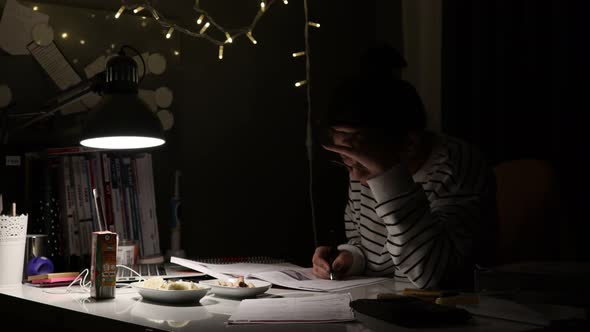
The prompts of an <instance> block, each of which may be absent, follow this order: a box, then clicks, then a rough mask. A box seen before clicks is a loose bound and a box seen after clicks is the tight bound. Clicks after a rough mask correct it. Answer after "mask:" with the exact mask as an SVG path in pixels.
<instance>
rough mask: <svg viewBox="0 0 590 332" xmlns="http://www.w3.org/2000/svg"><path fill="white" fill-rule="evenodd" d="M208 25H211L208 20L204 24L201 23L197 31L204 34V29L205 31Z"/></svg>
mask: <svg viewBox="0 0 590 332" xmlns="http://www.w3.org/2000/svg"><path fill="white" fill-rule="evenodd" d="M209 25H211V24H210V23H209V22H207V23H205V25H203V27H202V28H201V31H199V33H200V34H204V33H205V31H207V28H208V27H209Z"/></svg>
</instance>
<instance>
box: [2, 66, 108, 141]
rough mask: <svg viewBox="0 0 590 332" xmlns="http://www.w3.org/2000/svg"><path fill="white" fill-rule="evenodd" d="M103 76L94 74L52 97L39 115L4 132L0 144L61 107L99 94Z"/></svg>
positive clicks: (102, 84)
mask: <svg viewBox="0 0 590 332" xmlns="http://www.w3.org/2000/svg"><path fill="white" fill-rule="evenodd" d="M105 75H106V74H105V72H104V71H103V72H101V73H98V74H96V75H95V76H93V77H92V78H90V79H87V80H84V81H82V82H80V83H78V84H76V85H74V86H72V87H70V88H69V89H67V90H65V91H63V92H62V93H60V94H59V95H57V96H56V97H54V98H53V99H52V100H51V101H50V102H49V103H48V104H47V105H46V106H44V107H43V109H42V110H41V112H39V113H40V114H39V115H37V116H36V117H34V118H32V119H30V120H28V121H26V122H25V123H23V124H20V125H18V126H16V127H14V128H11V129H10V130H6V132H5V133H4V137H3V138H2V142H3V143H4V144H6V143H7V142H8V138H9V137H10V135H12V134H14V133H15V132H17V131H19V130H22V129H25V128H27V127H28V126H30V125H32V124H34V123H36V122H39V121H41V120H43V119H45V118H48V117H50V116H52V115H53V114H55V113H56V112H57V111H59V110H60V109H62V108H63V107H65V106H67V105H70V104H72V103H74V102H76V101H78V100H80V99H82V98H83V97H85V96H86V95H87V94H89V93H91V92H96V93H99V94H101V93H102V89H103V87H104V82H105Z"/></svg>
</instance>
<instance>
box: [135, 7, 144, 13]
mask: <svg viewBox="0 0 590 332" xmlns="http://www.w3.org/2000/svg"><path fill="white" fill-rule="evenodd" d="M143 9H144V7H142V6H138V7H137V8H135V9H134V10H133V13H134V14H137V13H139V12H140V11H142V10H143Z"/></svg>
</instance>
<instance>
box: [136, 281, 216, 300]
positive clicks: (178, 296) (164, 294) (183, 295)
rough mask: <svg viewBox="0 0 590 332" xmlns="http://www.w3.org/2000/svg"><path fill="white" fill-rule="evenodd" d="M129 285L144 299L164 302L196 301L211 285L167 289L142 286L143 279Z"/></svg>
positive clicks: (205, 293)
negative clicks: (196, 287) (195, 287)
mask: <svg viewBox="0 0 590 332" xmlns="http://www.w3.org/2000/svg"><path fill="white" fill-rule="evenodd" d="M131 286H132V287H133V288H135V289H137V291H138V292H139V295H141V297H143V298H144V299H146V300H149V301H153V302H164V303H197V302H199V301H200V300H201V299H202V298H203V296H205V295H207V293H209V291H210V290H211V287H209V286H207V285H198V284H197V286H198V287H199V289H184V290H167V289H154V288H146V287H143V281H139V282H134V283H132V284H131Z"/></svg>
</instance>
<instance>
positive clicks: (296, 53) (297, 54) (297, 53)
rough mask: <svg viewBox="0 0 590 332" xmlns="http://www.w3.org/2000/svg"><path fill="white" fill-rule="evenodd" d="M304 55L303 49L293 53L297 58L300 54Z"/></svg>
mask: <svg viewBox="0 0 590 332" xmlns="http://www.w3.org/2000/svg"><path fill="white" fill-rule="evenodd" d="M304 55H305V51H301V52H295V53H293V57H294V58H297V57H300V56H304Z"/></svg>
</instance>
